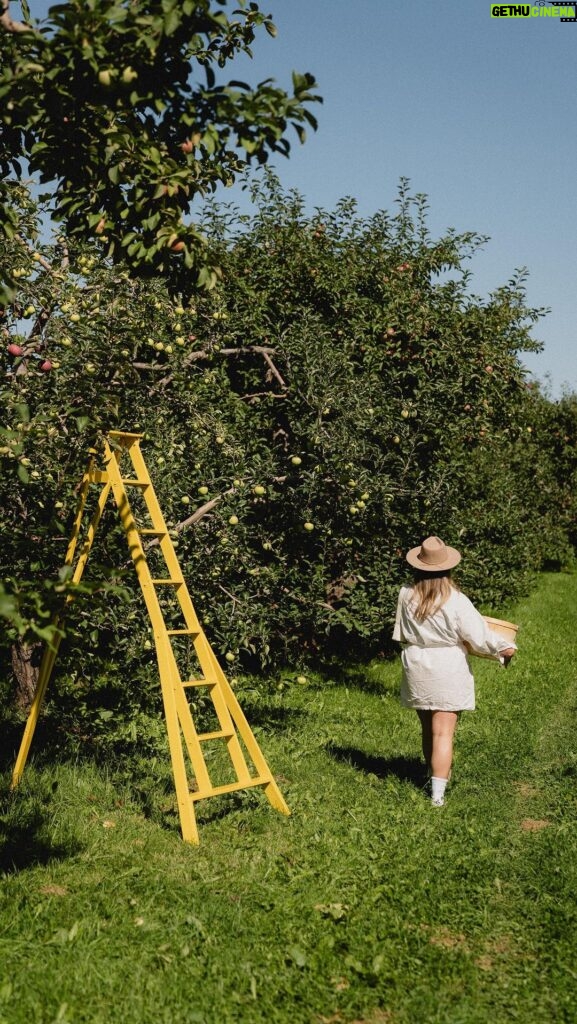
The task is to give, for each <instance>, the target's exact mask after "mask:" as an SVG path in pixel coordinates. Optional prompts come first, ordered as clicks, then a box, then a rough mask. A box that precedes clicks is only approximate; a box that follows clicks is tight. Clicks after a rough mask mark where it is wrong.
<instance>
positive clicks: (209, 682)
mask: <svg viewBox="0 0 577 1024" xmlns="http://www.w3.org/2000/svg"><path fill="white" fill-rule="evenodd" d="M182 685H183V686H216V682H215V680H213V679H185V680H184V682H183V684H182Z"/></svg>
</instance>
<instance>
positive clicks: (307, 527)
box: [304, 521, 315, 531]
mask: <svg viewBox="0 0 577 1024" xmlns="http://www.w3.org/2000/svg"><path fill="white" fill-rule="evenodd" d="M304 528H305V530H309V531H310V530H314V528H315V524H314V523H310V522H308V521H307V522H306V523H305V524H304Z"/></svg>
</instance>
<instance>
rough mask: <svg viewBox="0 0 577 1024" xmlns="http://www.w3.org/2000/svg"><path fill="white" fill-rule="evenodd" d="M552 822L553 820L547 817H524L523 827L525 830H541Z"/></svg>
mask: <svg viewBox="0 0 577 1024" xmlns="http://www.w3.org/2000/svg"><path fill="white" fill-rule="evenodd" d="M550 824H551V822H550V821H547V819H546V818H523V821H522V822H521V828H522V829H523V831H524V832H540V830H541V829H542V828H547V825H550Z"/></svg>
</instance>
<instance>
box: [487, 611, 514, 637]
mask: <svg viewBox="0 0 577 1024" xmlns="http://www.w3.org/2000/svg"><path fill="white" fill-rule="evenodd" d="M483 618H484V620H485V622H486V623H487V625H488V627H489V629H492V630H493V632H494V633H498V634H499V636H502V637H504V638H505V640H510V641H511V642H512V643H515V638H516V636H517V631H518V629H519V627H518V626H516V625H515V623H514V622H505V620H504V619H491V618H490V617H489V616H488V615H484V616H483Z"/></svg>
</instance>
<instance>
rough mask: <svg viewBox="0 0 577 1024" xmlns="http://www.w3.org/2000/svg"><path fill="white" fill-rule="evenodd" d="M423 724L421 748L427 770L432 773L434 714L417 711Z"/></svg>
mask: <svg viewBox="0 0 577 1024" xmlns="http://www.w3.org/2000/svg"><path fill="white" fill-rule="evenodd" d="M417 714H418V716H419V721H420V723H421V747H422V750H423V757H424V758H425V763H426V765H427V770H428V771H429V772H430V771H431V758H432V756H433V712H432V711H417Z"/></svg>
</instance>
